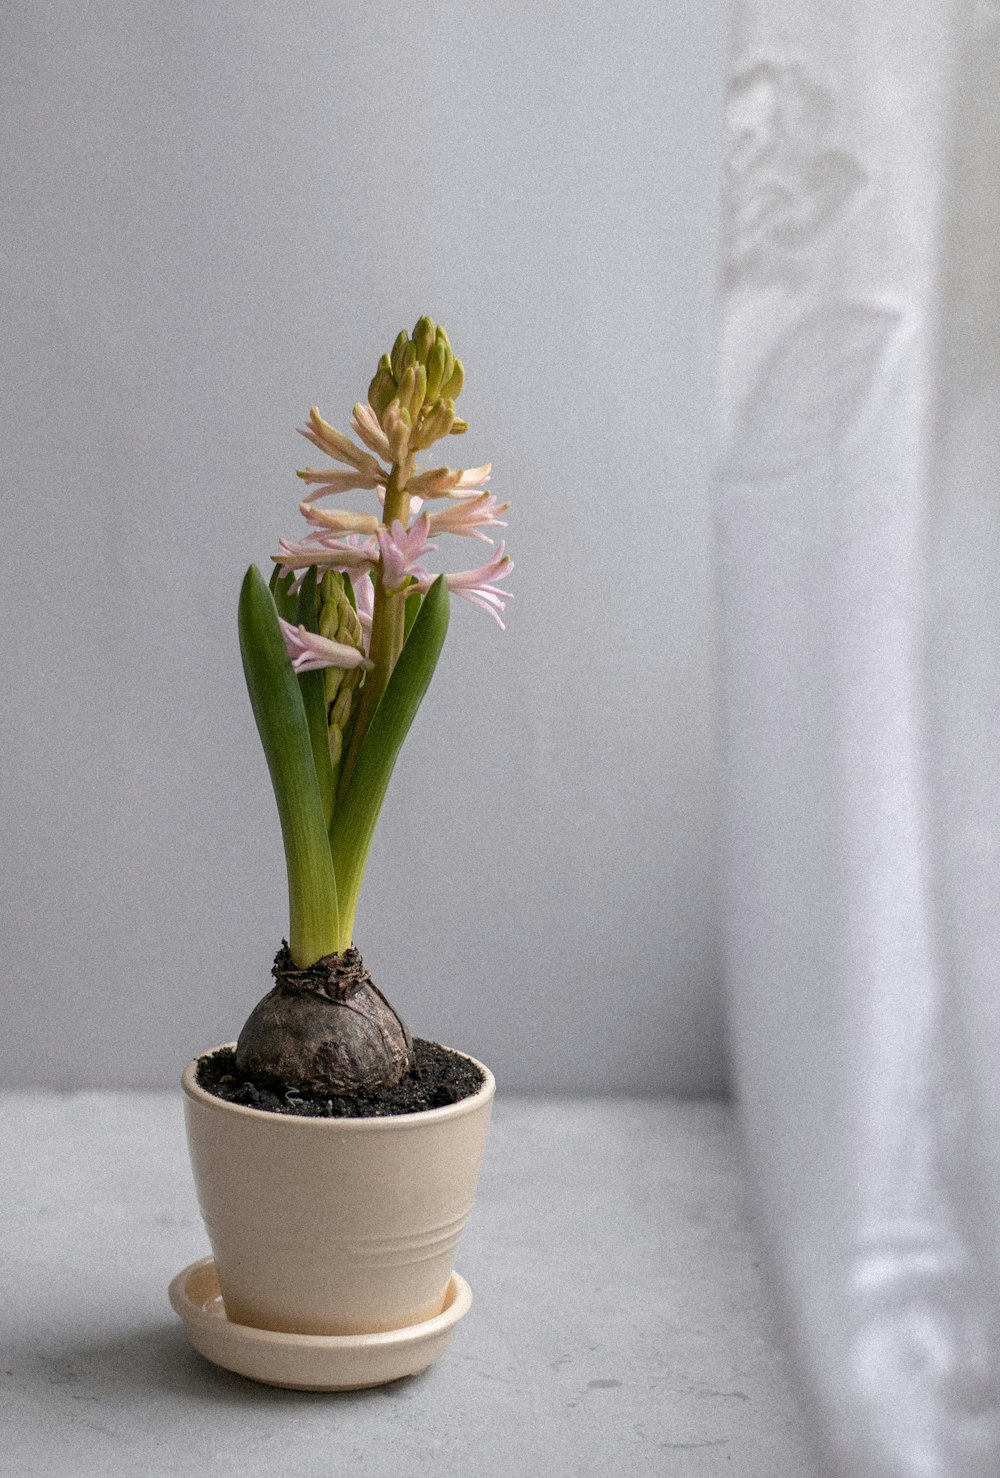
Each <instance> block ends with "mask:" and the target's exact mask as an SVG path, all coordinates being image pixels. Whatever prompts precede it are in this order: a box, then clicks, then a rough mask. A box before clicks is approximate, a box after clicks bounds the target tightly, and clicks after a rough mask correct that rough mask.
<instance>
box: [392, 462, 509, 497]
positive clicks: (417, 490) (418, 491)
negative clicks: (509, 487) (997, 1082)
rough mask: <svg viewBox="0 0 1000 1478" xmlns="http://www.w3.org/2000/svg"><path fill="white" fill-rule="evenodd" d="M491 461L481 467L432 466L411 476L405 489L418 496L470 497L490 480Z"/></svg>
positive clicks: (480, 490)
mask: <svg viewBox="0 0 1000 1478" xmlns="http://www.w3.org/2000/svg"><path fill="white" fill-rule="evenodd" d="M492 468H493V463H492V462H486V463H485V464H484V465H483V466H482V467H469V468H467V469H463V468H461V467H455V468H452V467H432V468H431V469H430V470H429V471H428V472H420V473H418V474H417V476H416V477H411V478H410V480H409V482H408V483H407V491H408V492H410V493H411V494H412V495H413V496H414V497H419V498H471V497H474V496H475V495H476V494H477V493H480V492H482V489H483V486H484V485H485V484H486V483H487V482H489V480H490V472H491V471H492Z"/></svg>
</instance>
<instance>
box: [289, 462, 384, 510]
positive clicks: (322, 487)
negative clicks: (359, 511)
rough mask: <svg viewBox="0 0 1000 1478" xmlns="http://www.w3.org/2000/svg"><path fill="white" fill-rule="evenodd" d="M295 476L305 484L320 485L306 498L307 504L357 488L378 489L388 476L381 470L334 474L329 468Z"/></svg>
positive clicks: (308, 471)
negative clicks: (313, 483)
mask: <svg viewBox="0 0 1000 1478" xmlns="http://www.w3.org/2000/svg"><path fill="white" fill-rule="evenodd" d="M295 476H296V477H300V478H301V479H302V481H303V482H315V483H319V487H316V488H313V490H312V492H311V493H307V494H306V496H305V501H306V502H307V503H315V502H316V501H317V500H318V499H319V498H327V497H330V496H331V495H332V494H335V493H350V492H353V491H354V489H355V488H377V487H379V486H380V484H381V483H382V482H384V481H385V476H386V474H385V473H384V472H383V471H382V470H381V468H379V470H378V471H377V472H334V471H332V470H331V469H330V468H328V467H321V468H319V469H317V468H315V467H307V468H306V469H305V470H304V471H303V472H297V473H296V474H295Z"/></svg>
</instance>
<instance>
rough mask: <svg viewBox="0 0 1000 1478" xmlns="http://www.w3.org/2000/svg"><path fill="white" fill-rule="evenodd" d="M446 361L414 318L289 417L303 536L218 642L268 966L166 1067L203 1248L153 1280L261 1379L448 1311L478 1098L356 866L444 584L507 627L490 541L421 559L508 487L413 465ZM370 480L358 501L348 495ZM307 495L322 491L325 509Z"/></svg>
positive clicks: (355, 1352) (416, 1333)
mask: <svg viewBox="0 0 1000 1478" xmlns="http://www.w3.org/2000/svg"><path fill="white" fill-rule="evenodd" d="M463 381H464V371H463V367H462V364H461V362H460V361H459V360H458V359H456V358H455V355H454V353H453V351H452V348H451V345H450V343H449V340H448V336H447V334H446V333H445V331H444V329H443V328H442V327H441V326H440V325H438V324H435V322H434V321H433V319H431V318H429V317H423V318H421V319H419V320H418V322H417V323H416V325H415V326H414V329H413V332H412V334H408V333H407V332H406V330H405V329H404V330H403V331H401V332H400V334H399V335H398V337H397V338H396V341H395V343H394V345H393V348H392V350H391V352H390V353H387V354H384V355H383V356H382V358H381V360H380V361H379V364H378V368H377V370H376V372H375V376H374V378H373V379H372V381H371V384H370V386H369V390H368V399H367V403H366V404H359V405H356V406H355V407H354V412H353V417H352V430H353V432H354V436H353V437H351V436H348V435H346V434H344V433H343V432H341V431H339V430H337V429H335V428H334V427H333V426H332V425H330V424H329V423H328V422H327V421H325V420H324V419H323V417H322V416H321V415H320V413H319V411H318V410H317V409H316V408H313V410H312V411H311V412H310V416H309V421H308V424H307V425H306V426H305V427H304V428H301V429H302V435H304V436H305V437H306V439H307V440H308V441H310V442H311V443H312V445H313V446H314V447H315V448H316V449H317V450H318V451H320V452H322V453H323V454H324V456H325V457H327V458H329V459H330V461H331V462H332V463H333V464H334V465H332V466H325V467H321V468H314V467H307V468H306V469H305V470H303V471H301V472H299V474H298V475H299V477H300V478H301V479H302V481H303V482H304V483H305V484H306V486H307V489H308V491H307V493H306V495H305V497H304V498H303V499H302V501H301V502H300V505H299V508H300V513H301V514H302V516H303V518H304V520H305V523H306V525H307V528H306V530H305V531H304V532H303V535H302V537H300V538H298V539H296V540H285V539H282V540H280V541H279V543H278V548H277V553H276V554H274V555H273V556H272V564H273V571H272V573H271V576H270V579H269V580H265V578H264V576H263V575H262V574H261V573H260V571H259V570H258V568H257V567H256V566H254V565H251V566H250V568H249V570H248V571H247V574H246V577H245V579H244V581H243V586H242V590H241V592H240V598H239V639H240V650H241V655H242V660H243V669H244V673H245V676H246V682H247V688H248V691H249V695H250V701H251V706H252V709H253V714H254V718H255V720H256V723H257V728H258V731H259V734H260V739H261V742H262V745H263V748H264V753H265V756H266V758H267V764H268V768H269V771H270V777H271V783H272V786H273V790H274V796H275V799H276V801H277V809H278V815H279V819H280V826H281V835H282V840H283V843H284V853H285V862H286V867H287V876H288V900H289V925H288V937H287V940H285V941H283V942H282V946H281V948H280V949H279V951H278V954H277V957H276V959H275V962H274V965H273V968H272V975H273V977H274V984H273V986H272V988H271V989H270V990H269V991H268V992H267V994H266V995H265V996H264V997H263V998H262V999H261V1000H260V1001H259V1002H258V1003H257V1004H256V1005H255V1006H254V1008H253V1010H252V1011H251V1013H250V1015H249V1017H248V1019H247V1021H246V1023H245V1024H244V1026H243V1028H242V1030H241V1032H240V1034H239V1038H238V1040H237V1042H236V1043H235V1044H230V1045H229V1046H226V1047H222V1048H217V1049H215V1050H214V1051H212V1052H209V1053H206V1054H204V1055H203V1056H202V1057H200V1058H198V1059H196V1060H195V1061H194V1062H193V1063H191V1064H190V1065H189V1067H188V1069H187V1070H186V1071H185V1074H184V1078H183V1086H184V1090H185V1109H186V1117H187V1127H188V1138H189V1144H190V1148H191V1154H192V1163H193V1168H194V1175H195V1182H196V1186H197V1190H198V1195H199V1200H200V1203H201V1206H202V1211H203V1214H204V1217H205V1222H206V1226H207V1229H208V1231H209V1236H210V1240H211V1242H212V1248H213V1257H212V1258H208V1259H203V1260H202V1262H200V1263H198V1264H194V1265H193V1266H192V1268H188V1269H185V1270H184V1273H182V1274H179V1275H178V1278H176V1279H175V1280H174V1283H173V1284H172V1285H171V1298H172V1301H173V1302H174V1305H175V1307H176V1308H177V1309H178V1311H179V1312H180V1313H181V1315H182V1317H184V1319H185V1323H186V1326H187V1329H188V1333H189V1335H190V1337H191V1339H192V1341H193V1343H194V1344H195V1345H196V1347H197V1348H198V1349H200V1350H202V1352H203V1353H205V1354H207V1355H208V1356H209V1358H211V1359H213V1360H215V1361H216V1362H217V1363H219V1364H223V1365H227V1366H228V1367H229V1368H231V1369H235V1370H239V1371H241V1373H243V1374H247V1375H251V1376H255V1377H256V1378H258V1379H262V1380H267V1381H269V1382H271V1383H273V1384H282V1385H293V1386H294V1385H301V1386H306V1387H308V1388H311V1389H339V1388H342V1387H344V1386H352V1385H365V1384H373V1383H378V1382H380V1381H384V1380H388V1379H394V1378H396V1377H397V1376H398V1375H400V1374H407V1373H409V1372H410V1371H412V1370H416V1369H420V1368H423V1366H425V1365H426V1364H428V1363H430V1361H431V1360H433V1359H436V1358H437V1356H438V1355H439V1354H440V1353H441V1349H442V1348H443V1341H446V1340H447V1338H449V1337H450V1333H451V1328H452V1327H453V1324H454V1322H455V1321H456V1320H457V1318H459V1317H461V1315H462V1314H463V1313H464V1312H465V1310H466V1308H467V1307H468V1302H469V1294H468V1287H467V1285H465V1284H464V1283H463V1282H462V1280H461V1279H460V1278H459V1277H458V1275H457V1274H455V1273H454V1271H453V1265H452V1257H453V1253H454V1249H455V1246H456V1244H457V1242H458V1238H459V1236H460V1234H461V1231H462V1229H463V1227H464V1224H465V1221H466V1219H467V1217H468V1214H469V1211H470V1209H471V1202H472V1196H473V1194H474V1190H475V1184H476V1179H477V1177H478V1171H479V1165H480V1162H481V1158H482V1152H483V1147H484V1143H485V1135H486V1128H487V1124H488V1120H489V1113H490V1107H491V1102H492V1097H493V1091H494V1083H493V1078H492V1075H491V1074H490V1072H489V1070H488V1069H487V1068H485V1067H484V1066H483V1064H481V1063H479V1062H477V1061H476V1060H475V1059H473V1058H470V1057H468V1056H467V1055H465V1054H462V1053H459V1052H456V1051H454V1050H452V1049H449V1048H445V1047H442V1046H440V1045H438V1044H435V1043H430V1042H426V1041H422V1040H421V1039H419V1038H413V1037H411V1035H410V1032H409V1031H408V1029H407V1027H406V1026H405V1024H404V1022H403V1019H402V1017H401V1016H400V1014H399V1013H398V1012H397V1011H396V1009H395V1008H394V1007H393V1006H392V1005H391V1004H390V1003H389V1002H388V1000H387V999H386V997H385V996H384V995H383V993H382V992H381V991H380V990H379V989H378V987H377V985H376V984H375V982H374V981H373V980H372V978H371V976H370V974H369V973H368V971H367V970H366V968H365V966H364V963H363V960H362V957H361V953H360V951H359V949H358V947H357V943H356V941H355V937H354V923H355V915H356V911H357V906H358V899H359V895H360V890H361V885H362V881H363V878H364V872H365V865H366V862H367V859H368V854H369V849H370V847H371V842H372V838H373V835H374V831H375V826H376V823H377V821H378V816H379V812H380V810H381V807H382V803H383V800H384V798H385V795H386V790H387V787H388V784H389V780H390V777H391V775H392V771H393V767H394V765H395V762H396V759H397V756H398V754H399V751H400V748H401V746H402V744H403V741H404V739H405V738H406V735H407V733H408V732H409V729H410V726H411V724H412V723H413V720H414V717H415V715H416V712H417V709H418V708H419V706H420V703H421V700H422V698H423V695H424V693H425V692H426V690H427V687H428V684H429V683H430V680H431V677H432V675H433V673H434V669H435V666H436V664H437V661H438V657H439V654H440V652H441V649H442V645H443V643H444V639H445V634H446V632H447V628H448V619H449V606H450V595H451V594H452V593H454V594H456V595H459V596H462V597H464V598H465V599H467V600H469V601H471V602H472V603H473V604H475V605H477V606H480V607H482V608H483V609H485V610H486V611H488V612H489V613H490V614H491V615H492V616H493V617H494V619H495V620H496V621H497V623H498V625H500V626H501V628H502V626H503V621H502V613H503V611H504V607H505V602H506V600H507V599H508V598H509V594H510V593H509V591H507V590H505V589H504V588H503V585H502V583H501V582H502V581H504V579H505V577H506V575H507V573H508V572H509V570H510V568H511V562H510V560H509V559H508V557H507V555H506V554H505V553H504V546H503V544H502V543H501V544H500V545H499V546H498V547H497V548H496V549H495V551H494V552H493V553H492V554H491V556H490V558H489V559H487V560H486V561H485V562H484V563H482V564H480V565H479V566H478V567H477V568H473V569H468V570H463V571H460V572H458V573H440V574H437V575H433V574H431V573H430V572H429V571H428V568H427V565H426V563H425V561H426V560H427V559H428V557H429V556H430V555H431V554H433V553H434V552H435V550H436V549H437V540H438V539H439V538H440V537H441V536H444V535H447V534H451V535H454V536H458V537H459V538H471V539H474V540H481V541H486V542H488V543H492V542H493V540H492V536H491V531H492V530H493V529H494V528H495V527H497V526H501V515H502V514H503V513H504V512H506V510H507V508H508V507H509V504H507V503H498V502H497V500H496V499H495V497H494V496H493V495H492V494H491V493H490V492H488V491H487V490H486V486H485V485H486V482H487V480H488V477H489V474H490V466H489V464H487V465H484V466H480V467H476V468H472V469H469V470H466V469H461V468H457V469H455V468H451V467H448V466H429V467H422V466H421V465H420V462H421V460H422V458H423V455H424V454H425V453H427V452H429V451H430V449H431V448H432V447H434V446H435V444H436V443H438V442H440V441H442V440H444V439H445V438H447V437H451V436H455V435H458V434H460V433H463V432H465V431H466V430H467V426H466V423H465V422H464V421H463V420H461V419H460V418H459V416H458V415H457V414H456V411H455V400H456V399H457V397H458V395H459V393H460V391H461V389H462V385H463ZM355 490H367V491H369V492H370V493H371V494H372V496H373V500H374V499H376V498H377V500H378V503H379V504H380V505H381V506H380V507H376V508H375V509H373V510H369V511H365V512H351V511H347V510H345V509H344V508H342V507H341V506H340V503H339V495H341V494H343V493H347V492H350V491H355ZM327 500H332V502H328V501H327Z"/></svg>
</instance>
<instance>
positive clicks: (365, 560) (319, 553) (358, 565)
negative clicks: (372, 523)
mask: <svg viewBox="0 0 1000 1478" xmlns="http://www.w3.org/2000/svg"><path fill="white" fill-rule="evenodd" d="M271 558H272V559H273V560H274V562H275V564H277V565H279V566H280V568H281V573H282V575H287V574H288V572H289V570H307V569H308V568H309V566H310V565H315V566H316V568H317V569H318V570H339V571H341V572H342V573H343V572H344V571H347V572H349V573H351V572H354V571H366V570H370V569H371V568H372V567H373V566H374V565H376V564H378V541H377V540H376V539H375V538H374V537H373V538H371V539H366V540H365V542H364V543H363V544H359V543H358V540H357V537H356V536H355V535H349V536H348V537H347V538H346V539H335V538H333V537H332V536H328V535H324V534H319V533H317V534H309V535H307V536H306V538H305V539H303V540H302V541H301V542H300V543H298V544H296V543H293V542H292V541H290V540H288V539H279V540H278V553H277V554H273V555H272V556H271Z"/></svg>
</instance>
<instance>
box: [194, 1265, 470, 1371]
mask: <svg viewBox="0 0 1000 1478" xmlns="http://www.w3.org/2000/svg"><path fill="white" fill-rule="evenodd" d="M170 1302H171V1303H172V1304H173V1306H174V1309H175V1310H176V1312H177V1313H178V1314H180V1316H181V1318H182V1320H183V1321H184V1328H185V1330H186V1331H187V1337H188V1339H189V1340H190V1341H191V1343H192V1345H193V1346H194V1348H195V1349H196V1350H197V1351H198V1352H199V1354H202V1355H204V1356H205V1358H206V1360H211V1361H212V1363H213V1365H221V1366H222V1367H223V1369H225V1370H232V1371H235V1372H236V1374H237V1375H245V1376H248V1377H249V1378H250V1379H251V1380H256V1381H261V1382H263V1384H264V1385H268V1386H284V1387H286V1388H288V1389H289V1390H293V1391H353V1390H358V1389H360V1388H361V1387H364V1386H381V1385H385V1384H386V1382H388V1381H393V1380H399V1379H400V1378H401V1377H402V1376H404V1375H416V1373H417V1371H419V1370H426V1368H427V1366H428V1365H432V1364H433V1363H434V1361H435V1360H437V1359H438V1358H439V1356H441V1355H443V1354H444V1352H445V1350H446V1349H447V1348H448V1345H449V1344H450V1343H451V1337H452V1334H453V1333H454V1330H455V1325H456V1324H457V1323H458V1321H459V1320H460V1319H462V1318H464V1317H465V1315H466V1314H467V1313H468V1312H469V1309H470V1307H471V1305H472V1289H471V1288H470V1287H469V1285H468V1283H466V1281H465V1279H464V1278H462V1277H460V1275H459V1274H458V1273H452V1275H451V1280H450V1282H449V1284H448V1290H447V1293H446V1294H445V1301H444V1308H443V1309H442V1311H441V1313H440V1314H437V1315H435V1317H434V1318H433V1319H425V1320H424V1321H423V1322H422V1323H420V1324H410V1325H408V1326H407V1327H406V1328H405V1329H390V1330H387V1331H386V1332H385V1333H382V1334H280V1333H278V1332H277V1331H276V1330H273V1329H252V1328H251V1327H250V1326H249V1325H247V1324H234V1323H233V1322H232V1321H231V1320H230V1319H228V1318H227V1317H226V1310H225V1307H224V1305H223V1302H222V1294H221V1293H220V1292H219V1277H218V1273H217V1271H216V1267H215V1261H214V1259H213V1258H211V1257H203V1258H201V1259H200V1261H198V1262H193V1263H191V1265H190V1267H186V1268H185V1269H184V1271H183V1272H181V1273H178V1274H177V1277H176V1278H175V1279H174V1280H173V1282H172V1283H171V1285H170Z"/></svg>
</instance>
